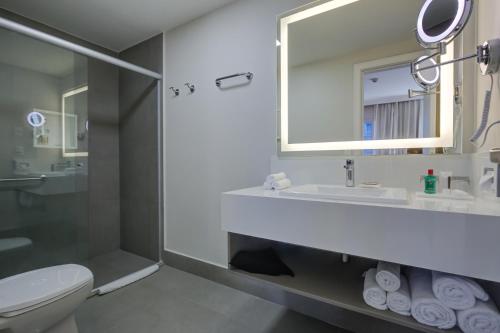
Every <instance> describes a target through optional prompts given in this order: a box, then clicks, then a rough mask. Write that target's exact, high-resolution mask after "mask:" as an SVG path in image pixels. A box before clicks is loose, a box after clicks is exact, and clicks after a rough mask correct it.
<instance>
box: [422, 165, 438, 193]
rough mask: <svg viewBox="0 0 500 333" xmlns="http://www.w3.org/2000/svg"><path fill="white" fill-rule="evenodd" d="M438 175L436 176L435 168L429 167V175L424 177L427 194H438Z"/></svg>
mask: <svg viewBox="0 0 500 333" xmlns="http://www.w3.org/2000/svg"><path fill="white" fill-rule="evenodd" d="M437 181H438V180H437V177H436V176H434V170H432V169H429V170H428V171H427V176H425V177H424V183H425V190H424V192H425V193H427V194H436V188H437Z"/></svg>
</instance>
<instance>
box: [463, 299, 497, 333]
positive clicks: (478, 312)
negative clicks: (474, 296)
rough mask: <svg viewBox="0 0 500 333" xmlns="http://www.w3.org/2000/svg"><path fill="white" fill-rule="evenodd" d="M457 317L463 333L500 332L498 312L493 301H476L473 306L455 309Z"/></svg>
mask: <svg viewBox="0 0 500 333" xmlns="http://www.w3.org/2000/svg"><path fill="white" fill-rule="evenodd" d="M457 318H458V326H459V327H460V329H461V330H462V331H464V333H500V314H499V312H498V309H497V307H496V306H495V303H493V301H489V302H483V301H477V302H476V305H475V306H474V307H473V308H471V309H467V310H460V311H457Z"/></svg>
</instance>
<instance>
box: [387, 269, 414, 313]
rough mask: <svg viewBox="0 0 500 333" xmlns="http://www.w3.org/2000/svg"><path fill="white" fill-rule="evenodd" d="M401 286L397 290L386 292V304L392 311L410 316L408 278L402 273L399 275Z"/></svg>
mask: <svg viewBox="0 0 500 333" xmlns="http://www.w3.org/2000/svg"><path fill="white" fill-rule="evenodd" d="M400 280H401V287H399V289H398V290H396V291H392V292H389V293H387V306H388V307H389V310H391V311H392V312H396V313H398V314H400V315H403V316H411V295H410V286H409V285H408V280H407V279H406V277H405V276H404V275H401V276H400Z"/></svg>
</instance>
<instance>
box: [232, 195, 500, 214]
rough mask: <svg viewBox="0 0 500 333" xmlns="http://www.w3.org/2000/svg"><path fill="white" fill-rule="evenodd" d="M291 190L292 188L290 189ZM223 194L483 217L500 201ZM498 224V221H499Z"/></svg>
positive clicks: (498, 208) (495, 211)
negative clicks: (396, 200) (404, 201)
mask: <svg viewBox="0 0 500 333" xmlns="http://www.w3.org/2000/svg"><path fill="white" fill-rule="evenodd" d="M292 188H293V187H292ZM224 194H230V195H241V196H251V197H263V198H275V199H283V200H300V201H317V202H335V203H343V204H348V205H359V206H372V207H392V208H399V209H412V210H423V211H434V212H449V213H460V214H473V215H485V216H499V217H500V199H498V198H487V199H483V198H475V200H473V201H467V200H449V199H434V198H421V197H417V195H416V193H410V194H409V201H408V204H406V205H400V204H380V203H370V202H353V201H340V200H327V199H313V198H301V197H288V196H282V195H280V191H272V190H265V189H263V188H262V186H257V187H250V188H245V189H240V190H235V191H229V192H226V193H224ZM499 222H500V221H499Z"/></svg>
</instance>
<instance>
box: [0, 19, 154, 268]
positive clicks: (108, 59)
mask: <svg viewBox="0 0 500 333" xmlns="http://www.w3.org/2000/svg"><path fill="white" fill-rule="evenodd" d="M0 28H5V29H7V30H10V31H14V32H17V33H20V34H22V35H25V36H28V37H31V38H34V39H38V40H40V41H43V42H46V43H49V44H52V45H55V46H58V47H61V48H63V49H67V50H70V51H73V52H75V53H78V54H81V55H84V56H87V57H89V58H93V59H97V60H100V61H103V62H105V63H108V64H112V65H115V66H117V67H120V68H123V69H127V70H129V71H132V72H135V73H138V74H142V75H145V76H148V77H150V78H153V79H155V80H156V93H157V105H156V109H157V110H156V113H157V121H158V126H157V132H158V134H157V146H158V151H157V154H158V155H157V157H158V165H157V167H158V175H157V176H158V224H159V226H158V228H159V229H158V262H157V264H156V265H158V266H162V265H163V261H162V235H163V219H164V217H163V178H164V177H163V126H162V124H163V112H162V104H163V103H162V95H163V94H162V88H163V87H162V83H163V75H162V74H160V73H157V72H154V71H151V70H149V69H146V68H144V67H141V66H137V65H134V64H132V63H130V62H127V61H124V60H121V59H119V58H116V57H113V56H110V55H107V54H104V53H102V52H99V51H96V50H93V49H90V48H88V47H85V46H82V45H79V44H76V43H73V42H70V41H67V40H65V39H63V38H59V37H56V36H53V35H51V34H48V33H45V32H42V31H40V30H37V29H33V28H30V27H28V26H25V25H23V24H20V23H17V22H14V21H12V20H9V19H6V18H4V17H0ZM132 274H134V273H132ZM132 274H131V275H132Z"/></svg>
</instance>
